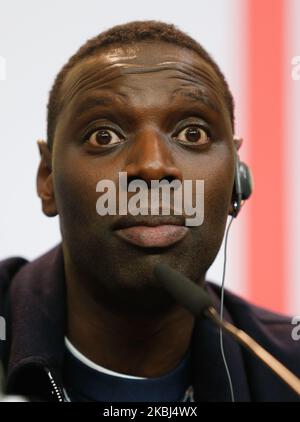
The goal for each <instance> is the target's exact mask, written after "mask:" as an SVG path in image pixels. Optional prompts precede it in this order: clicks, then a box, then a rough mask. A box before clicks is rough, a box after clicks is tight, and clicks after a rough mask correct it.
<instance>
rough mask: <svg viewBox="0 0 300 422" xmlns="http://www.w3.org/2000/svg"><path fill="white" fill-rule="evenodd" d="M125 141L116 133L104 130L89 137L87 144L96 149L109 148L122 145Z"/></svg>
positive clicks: (97, 131) (99, 130) (96, 131)
mask: <svg viewBox="0 0 300 422" xmlns="http://www.w3.org/2000/svg"><path fill="white" fill-rule="evenodd" d="M123 140H124V138H123V137H121V136H120V135H119V134H118V133H117V132H116V131H114V130H112V129H107V128H102V129H98V130H95V131H94V132H93V133H91V135H89V136H87V138H86V142H88V143H89V144H90V145H92V146H95V147H101V146H102V147H109V146H115V145H118V144H120V143H121V142H122V141H123Z"/></svg>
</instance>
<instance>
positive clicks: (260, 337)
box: [208, 283, 300, 376]
mask: <svg viewBox="0 0 300 422" xmlns="http://www.w3.org/2000/svg"><path fill="white" fill-rule="evenodd" d="M208 289H209V290H210V291H211V292H213V295H215V296H216V297H217V298H220V293H221V289H220V287H219V286H217V285H215V284H213V283H208ZM224 307H225V308H226V310H227V312H228V314H229V315H230V317H231V319H232V321H233V323H234V324H235V325H236V326H237V327H238V328H241V329H242V330H244V331H246V332H247V333H248V334H249V335H250V336H251V337H253V338H254V339H255V340H256V341H257V342H258V343H260V344H261V345H262V346H263V347H265V348H266V349H267V350H268V351H269V352H270V353H272V354H274V355H275V357H277V359H279V360H281V361H282V362H285V364H286V365H287V366H288V367H289V368H290V369H291V370H292V371H294V372H295V373H297V375H298V376H300V361H299V356H300V339H299V340H298V341H297V340H295V336H293V330H294V328H295V325H293V323H292V320H293V317H292V316H287V315H282V314H279V313H276V312H272V311H269V310H267V309H265V308H262V307H259V306H256V305H253V304H252V303H250V302H248V301H247V300H245V299H243V298H241V297H239V296H237V295H235V294H233V293H231V292H229V291H228V290H226V291H225V294H224Z"/></svg>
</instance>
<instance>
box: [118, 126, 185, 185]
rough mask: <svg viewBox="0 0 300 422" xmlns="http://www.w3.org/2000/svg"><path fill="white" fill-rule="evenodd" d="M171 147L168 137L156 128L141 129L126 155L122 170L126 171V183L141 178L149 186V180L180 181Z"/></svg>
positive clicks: (180, 173) (180, 177)
mask: <svg viewBox="0 0 300 422" xmlns="http://www.w3.org/2000/svg"><path fill="white" fill-rule="evenodd" d="M171 149H172V148H171V145H170V144H169V141H168V139H166V138H165V137H164V136H162V135H161V134H160V133H159V131H158V130H156V129H154V128H147V129H144V130H141V131H140V132H139V133H138V134H137V135H136V137H135V139H134V142H133V143H132V146H131V147H130V151H129V154H128V156H127V161H126V165H125V169H124V171H126V172H127V179H128V183H130V181H132V180H136V179H142V180H144V181H145V182H146V183H147V185H148V186H150V183H151V180H163V179H166V180H168V181H169V182H171V181H172V180H175V179H179V180H180V181H182V179H183V177H182V172H181V171H180V169H179V168H178V166H177V165H176V164H175V162H174V160H173V156H172V150H171Z"/></svg>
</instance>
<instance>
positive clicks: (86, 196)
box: [51, 42, 234, 309]
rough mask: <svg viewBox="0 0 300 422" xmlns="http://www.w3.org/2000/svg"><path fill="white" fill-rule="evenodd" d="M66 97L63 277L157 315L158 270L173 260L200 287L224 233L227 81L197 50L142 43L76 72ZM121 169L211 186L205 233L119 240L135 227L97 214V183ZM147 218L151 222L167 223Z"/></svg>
mask: <svg viewBox="0 0 300 422" xmlns="http://www.w3.org/2000/svg"><path fill="white" fill-rule="evenodd" d="M62 97H63V107H62V111H61V112H60V115H59V118H58V123H57V127H56V131H55V137H54V145H53V151H52V165H53V170H52V176H51V177H53V185H54V199H53V200H54V201H55V204H56V205H55V206H56V209H57V212H58V214H59V217H60V224H61V230H62V236H63V246H64V254H65V261H66V271H67V273H68V269H70V268H72V271H73V272H74V270H75V271H76V272H77V274H81V276H82V277H81V279H82V283H85V286H86V288H87V289H89V290H90V291H91V292H92V294H93V295H94V296H95V297H97V298H99V299H100V300H101V298H102V299H103V298H105V299H103V300H105V301H106V302H111V303H115V304H119V305H120V304H121V303H122V304H123V305H124V306H125V307H126V306H128V307H132V306H137V307H139V308H141V309H146V308H149V309H150V308H151V307H155V306H157V307H159V306H161V305H162V304H163V303H164V302H165V301H166V297H165V294H164V292H162V289H161V287H160V286H159V285H158V283H157V282H156V280H155V279H154V276H153V268H154V265H155V264H156V263H158V262H164V263H166V264H168V265H170V266H171V267H173V268H174V269H177V270H179V271H181V272H183V273H184V274H186V275H187V276H188V277H190V278H191V279H193V280H194V281H198V282H199V281H200V280H203V278H204V275H205V272H206V271H207V269H208V268H209V266H210V265H211V264H212V262H213V260H214V258H215V256H216V254H217V252H218V250H219V247H220V244H221V241H222V237H223V234H224V228H225V224H226V218H227V215H228V211H229V208H230V200H231V194H232V186H233V179H234V155H233V148H234V143H233V139H232V129H231V124H230V117H229V112H228V110H227V108H226V105H225V103H224V95H223V88H222V84H221V82H220V80H219V78H218V76H217V75H216V73H215V71H214V70H213V68H212V67H211V66H210V65H209V64H207V63H206V62H205V61H204V60H202V59H201V58H200V57H199V56H198V55H197V54H196V53H194V52H193V51H190V50H188V49H184V48H180V47H177V46H175V45H172V44H168V43H163V42H161V43H160V42H152V43H149V42H148V43H146V42H143V43H137V44H136V45H134V46H130V47H129V46H123V47H116V48H115V47H109V48H107V49H106V50H104V51H103V52H101V53H99V54H98V55H97V56H95V57H91V58H89V59H85V60H84V61H82V62H81V63H79V64H78V65H76V66H75V67H74V68H73V69H72V70H71V71H70V72H69V74H68V76H67V78H66V80H65V82H64V84H63V89H62ZM119 172H127V173H128V177H129V178H130V180H133V179H143V180H144V181H146V182H147V183H149V182H150V181H151V180H161V179H163V178H166V179H167V180H174V179H180V180H181V181H184V180H193V181H194V180H204V192H205V196H204V206H205V208H204V209H205V213H204V222H203V224H202V225H201V226H199V227H190V228H187V229H182V228H181V229H182V231H181V234H180V230H179V229H178V230H177V229H176V228H175V230H174V232H172V230H171V231H170V230H169V231H168V228H166V227H160V228H155V229H153V228H152V231H151V228H150V229H149V227H148V228H147V227H146V228H144V229H143V227H140V228H135V229H132V230H131V231H130V230H129V231H128V232H126V230H125V231H124V230H123V231H122V230H121V226H122V227H123V228H124V226H126V225H128V224H129V225H130V224H131V223H132V218H131V220H129V219H128V220H126V217H125V218H124V217H122V219H120V216H118V215H116V216H104V217H103V216H99V215H98V214H97V212H96V202H97V199H98V198H99V193H97V192H96V185H97V183H98V182H99V181H100V180H102V179H109V180H112V181H113V182H115V183H116V185H117V183H118V177H119ZM131 195H132V194H131ZM129 197H130V195H129ZM145 218H147V219H148V221H149V224H150V225H151V224H154V225H157V224H160V223H161V224H164V226H165V225H166V224H168V223H169V222H170V221H169V222H168V221H167V220H163V219H162V220H161V221H158V220H157V218H156V220H153V219H152V223H151V218H152V217H151V216H149V217H144V218H143V220H144V219H145ZM153 222H154V223H153ZM165 223H166V224H165ZM145 224H147V223H145V222H144V221H143V222H142V224H141V225H145ZM143 230H144V231H143ZM147 230H148V231H147ZM164 230H165V232H164ZM147 233H148V234H149V235H147ZM168 238H169V241H168ZM117 306H118V305H117Z"/></svg>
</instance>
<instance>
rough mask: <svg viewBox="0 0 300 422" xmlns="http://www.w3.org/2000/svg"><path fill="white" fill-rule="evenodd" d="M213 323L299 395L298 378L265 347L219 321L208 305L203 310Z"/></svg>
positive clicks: (299, 384) (231, 326)
mask: <svg viewBox="0 0 300 422" xmlns="http://www.w3.org/2000/svg"><path fill="white" fill-rule="evenodd" d="M204 314H205V316H207V317H209V318H210V319H211V320H212V321H213V322H214V323H215V324H217V325H218V326H219V327H221V328H223V329H224V330H225V331H226V332H227V333H228V334H230V335H231V336H232V337H234V338H235V339H236V341H238V342H239V343H240V344H242V345H243V346H244V347H245V348H246V349H248V350H249V351H250V352H252V353H253V354H254V355H255V356H256V357H257V358H258V359H260V360H262V361H263V362H264V363H265V365H267V366H268V367H269V368H270V369H271V370H272V371H273V372H274V373H275V374H276V375H277V376H278V377H279V378H280V379H281V380H282V381H284V382H285V383H286V384H287V385H288V386H289V387H290V388H291V389H292V390H293V391H295V393H297V394H298V396H300V379H299V378H298V377H296V375H294V374H293V373H292V372H291V371H290V370H289V369H288V368H286V367H285V366H284V365H283V364H282V363H281V362H279V360H277V359H276V358H274V356H272V355H271V354H270V353H269V352H267V350H266V349H264V348H263V347H262V346H260V345H259V344H258V343H257V342H256V341H255V340H253V338H252V337H250V336H249V335H248V334H246V333H245V331H243V330H240V329H239V328H237V327H235V326H234V325H232V324H230V323H229V322H227V321H224V320H223V321H221V319H220V318H219V315H218V313H217V311H216V309H214V308H213V307H209V308H207V309H206V311H205V312H204Z"/></svg>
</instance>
